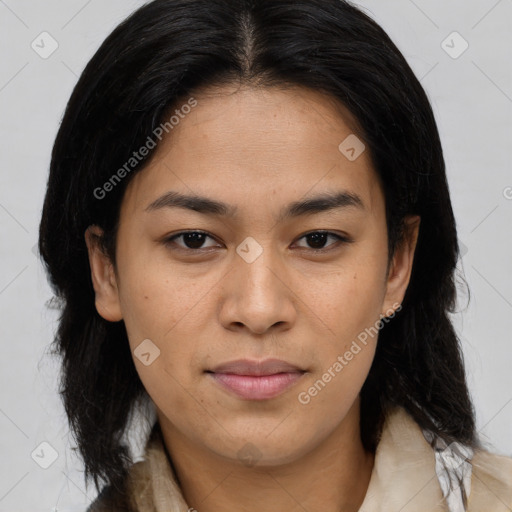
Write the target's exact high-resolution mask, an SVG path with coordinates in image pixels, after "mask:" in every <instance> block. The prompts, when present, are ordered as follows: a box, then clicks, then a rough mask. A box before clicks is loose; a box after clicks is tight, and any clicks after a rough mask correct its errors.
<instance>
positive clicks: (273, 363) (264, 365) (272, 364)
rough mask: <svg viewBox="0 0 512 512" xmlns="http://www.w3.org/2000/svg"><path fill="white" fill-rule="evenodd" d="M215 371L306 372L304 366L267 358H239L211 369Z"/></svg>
mask: <svg viewBox="0 0 512 512" xmlns="http://www.w3.org/2000/svg"><path fill="white" fill-rule="evenodd" d="M208 371H210V372H214V373H232V374H235V375H257V376H263V375H275V374H276V373H297V372H304V371H305V370H303V369H302V368H299V367H298V366H295V365H293V364H291V363H288V362H286V361H282V360H281V359H265V360H263V361H251V360H250V359H237V360H236V361H228V362H227V363H223V364H220V365H218V366H216V367H215V368H212V369H211V370H208Z"/></svg>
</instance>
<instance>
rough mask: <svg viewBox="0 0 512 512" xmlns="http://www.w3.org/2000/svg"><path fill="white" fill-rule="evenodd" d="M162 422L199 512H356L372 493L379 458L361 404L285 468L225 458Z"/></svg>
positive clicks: (182, 484)
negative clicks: (364, 435)
mask: <svg viewBox="0 0 512 512" xmlns="http://www.w3.org/2000/svg"><path fill="white" fill-rule="evenodd" d="M159 421H160V425H161V427H162V434H163V438H164V442H165V445H166V448H167V451H168V452H169V454H170V456H171V459H172V462H173V466H174V468H175V471H176V475H177V478H178V480H179V483H180V487H181V490H182V493H183V496H184V498H185V501H186V502H187V504H189V506H192V507H194V509H196V510H197V511H198V512H214V511H215V512H216V511H218V510H240V511H244V512H260V511H261V510H286V511H290V512H304V510H307V511H308V512H320V511H321V512H340V511H343V512H352V511H353V512H356V511H357V510H359V508H360V505H361V504H362V502H363V500H364V497H365V494H366V490H367V489H368V484H369V482H370V476H371V472H372V468H373V461H374V456H373V454H372V453H368V452H366V451H365V450H364V447H363V444H362V442H361V437H360V428H359V402H356V403H355V404H354V406H353V407H352V408H351V409H350V411H349V412H348V414H347V415H346V416H345V418H344V419H343V421H342V422H341V423H340V424H339V425H338V427H337V428H336V429H335V430H334V431H333V432H331V434H330V435H329V436H328V437H327V438H325V439H324V440H323V441H322V442H321V443H320V444H319V445H317V446H315V447H314V448H313V449H312V450H310V451H309V452H307V453H306V454H305V455H304V456H303V457H301V458H300V459H298V460H294V461H292V462H290V463H288V464H283V465H279V466H259V465H258V464H256V465H254V466H248V465H244V464H242V463H241V462H240V461H239V460H231V459H227V458H224V457H222V456H219V455H218V454H216V453H214V452H212V451H211V450H208V449H206V448H204V447H202V446H198V445H197V443H193V442H192V441H191V440H190V439H188V438H187V437H186V436H184V435H183V434H182V433H181V432H179V431H177V430H176V429H175V428H174V426H173V425H172V424H171V423H170V422H169V421H168V420H167V419H166V418H165V417H163V415H161V413H160V411H159Z"/></svg>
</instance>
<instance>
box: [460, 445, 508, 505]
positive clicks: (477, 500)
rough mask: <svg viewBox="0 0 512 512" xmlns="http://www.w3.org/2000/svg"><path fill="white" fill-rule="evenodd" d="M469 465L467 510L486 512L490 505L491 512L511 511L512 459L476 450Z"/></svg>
mask: <svg viewBox="0 0 512 512" xmlns="http://www.w3.org/2000/svg"><path fill="white" fill-rule="evenodd" d="M471 464H472V466H473V477H472V479H471V493H470V496H469V506H470V508H469V510H471V511H475V512H480V511H487V510H488V507H489V504H490V503H492V504H493V509H492V510H493V512H502V511H503V512H509V511H510V510H512V458H510V457H505V456H503V455H497V454H494V453H491V452H488V451H486V450H476V451H475V454H474V456H473V459H472V461H471Z"/></svg>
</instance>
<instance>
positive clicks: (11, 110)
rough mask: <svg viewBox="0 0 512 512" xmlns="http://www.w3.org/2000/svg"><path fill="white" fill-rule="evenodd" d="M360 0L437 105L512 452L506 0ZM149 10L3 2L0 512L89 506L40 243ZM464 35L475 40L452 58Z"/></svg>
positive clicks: (476, 337) (108, 4) (473, 365)
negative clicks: (106, 63) (74, 140)
mask: <svg viewBox="0 0 512 512" xmlns="http://www.w3.org/2000/svg"><path fill="white" fill-rule="evenodd" d="M356 3H358V4H359V5H360V6H362V7H363V8H364V9H365V10H367V12H368V13H369V14H370V15H371V16H372V17H373V18H375V19H376V20H377V21H378V22H379V23H380V24H381V25H382V26H383V28H384V29H385V30H386V31H387V32H388V34H389V35H390V36H391V38H392V39H393V40H394V41H395V43H396V44H397V45H398V47H399V48H400V49H401V51H402V52H403V53H404V55H405V57H406V58H407V60H408V62H409V63H410V65H411V66H412V68H413V69H414V71H415V73H416V75H417V76H418V77H419V78H420V79H421V82H422V84H423V86H424V87H425V89H426V90H427V93H428V95H429V98H430V100H431V102H432V105H433V108H434V111H435V114H436V118H437V121H438V126H439V129H440V132H441V138H442V141H443V146H444V150H445V158H446V164H447V169H448V179H449V184H450V190H451V194H452V199H453V207H454V210H455V215H456V219H457V224H458V230H459V237H460V240H461V242H462V243H463V247H465V254H464V256H463V258H462V260H461V261H460V264H459V266H460V270H461V273H463V274H464V275H465V277H466V279H467V281H468V283H469V286H470V289H471V301H470V302H469V305H467V296H466V295H465V294H462V295H461V300H460V306H459V311H460V313H457V314H456V315H454V322H455V325H456V327H457V330H458V332H459V333H460V335H461V338H462V341H463V348H464V354H465V359H466V364H467V368H468V372H469V383H470V386H471V391H472V394H473V398H474V400H475V406H476V412H477V420H478V428H479V430H480V433H481V435H482V438H483V440H484V441H485V442H486V443H487V444H488V446H489V448H490V449H492V450H494V451H497V452H500V453H504V454H507V455H512V435H511V434H512V375H511V371H510V360H511V354H512V348H511V338H510V332H511V328H512V320H511V319H512V273H511V272H510V269H511V265H512V242H511V240H512V172H511V142H512V137H511V135H512V133H511V132H512V129H511V126H512V123H511V114H512V73H511V63H510V57H511V56H510V48H511V47H512V44H511V43H512V1H511V0H500V1H496V0H482V1H476V0H472V1H463V0H453V1H451V2H446V1H444V0H431V1H428V2H427V1H426V0H415V1H413V0H388V1H385V2H383V1H380V2H379V1H377V0H368V1H366V0H365V1H361V2H356ZM141 4H142V2H140V1H134V0H130V1H127V0H102V1H100V0H89V1H84V0H69V1H66V2H64V1H62V0H61V1H56V0H49V1H45V2H41V3H39V2H37V3H36V2H33V1H32V2H29V1H28V0H5V1H4V0H0V38H1V46H0V48H1V50H0V51H1V54H0V55H1V56H0V58H1V62H2V66H1V70H0V111H1V122H0V138H1V141H2V148H3V150H2V151H1V152H0V236H1V240H2V243H1V245H0V258H1V266H0V268H1V271H0V272H1V273H0V311H1V320H2V321H1V323H0V328H1V340H2V357H1V358H0V368H1V379H2V380H1V388H0V389H1V395H0V429H1V430H0V432H1V436H0V450H1V452H0V453H1V460H2V466H1V469H0V511H9V512H17V511H26V510H31V511H33V512H39V511H54V510H55V511H56V510H59V511H83V510H85V507H86V506H87V505H88V504H89V502H90V501H91V500H92V499H93V498H94V497H95V492H94V490H93V488H92V487H90V488H89V489H86V488H85V485H84V481H83V475H82V467H81V465H80V461H79V459H78V458H77V457H76V455H75V454H74V453H73V452H72V450H71V446H72V441H71V439H70V436H69V435H68V428H67V424H66V419H65V415H64V412H63V408H62V406H61V403H60V398H59V396H58V393H57V382H58V361H57V360H54V359H52V358H51V357H49V356H47V355H45V350H47V348H48V344H49V343H50V341H51V339H52V333H53V331H54V329H55V326H56V318H57V316H56V311H55V310H51V309H48V308H47V307H45V302H46V301H47V300H48V299H49V298H50V297H51V292H50V289H49V287H48V285H47V283H46V279H45V276H44V273H43V270H42V268H41V266H40V264H39V263H38V260H37V258H36V255H35V253H34V245H35V244H36V241H37V229H38V223H39V216H40V209H41V205H42V201H43V194H44V188H45V183H46V178H47V172H48V165H49V158H50V151H51V146H52V142H53V139H54V137H55V134H56V131H57V128H58V124H59V122H60V119H61V116H62V114H63V110H64V107H65V105H66V102H67V100H68V98H69V95H70V93H71V91H72V88H73V86H74V85H75V83H76V81H77V78H78V76H79V74H80V72H81V71H82V69H83V68H84V66H85V64H86V63H87V61H88V60H89V59H90V58H91V57H92V55H93V53H94V51H95V50H96V49H97V48H98V46H99V45H100V44H101V42H102V41H103V39H104V38H105V37H106V36H107V35H108V33H109V32H110V31H111V30H112V29H113V28H114V27H115V26H116V25H117V24H118V23H119V22H120V21H121V20H122V19H123V18H124V17H125V16H126V15H127V14H129V13H130V12H131V11H133V10H134V9H135V8H136V7H138V6H139V5H141ZM44 31H46V32H48V33H49V34H51V37H52V38H53V39H55V40H56V41H57V43H58V48H57V50H56V51H55V52H54V53H53V54H52V55H50V56H49V57H48V58H46V59H43V58H42V57H41V56H40V55H39V54H38V53H37V52H36V51H35V50H34V49H33V48H32V47H31V44H32V42H33V41H35V42H34V45H39V47H36V48H38V51H39V52H43V51H48V50H49V49H51V41H50V39H49V38H48V36H40V34H41V33H42V32H44ZM454 31H457V32H458V33H459V34H460V36H461V37H462V38H463V39H462V38H461V37H459V36H457V35H455V36H453V35H451V34H452V33H453V32H454ZM42 38H43V39H44V41H43V42H41V39H42ZM464 40H465V41H467V43H468V44H469V47H468V48H467V50H466V51H465V52H464V53H462V54H461V55H458V54H459V53H460V52H461V50H463V49H464V46H465V43H464ZM443 41H445V43H443ZM43 45H44V48H43ZM447 51H448V52H449V53H451V54H452V56H450V55H449V53H447ZM454 56H456V57H457V58H453V57H454ZM440 364H444V362H440ZM42 442H47V443H49V444H50V445H51V446H52V447H53V448H54V449H55V450H56V451H57V452H58V457H57V459H56V460H55V462H54V463H53V464H52V465H51V466H50V467H49V468H48V469H43V468H42V467H40V465H38V464H37V463H36V462H35V461H34V460H33V458H32V457H31V454H32V453H33V452H34V450H36V452H35V454H36V455H35V456H34V458H35V459H36V460H38V461H39V463H40V464H44V463H45V462H46V463H49V462H50V461H51V459H50V458H51V454H52V452H51V449H49V448H48V447H45V446H43V447H40V444H41V443H42ZM41 450H42V451H41ZM37 454H39V458H38V457H37ZM43 454H44V455H43Z"/></svg>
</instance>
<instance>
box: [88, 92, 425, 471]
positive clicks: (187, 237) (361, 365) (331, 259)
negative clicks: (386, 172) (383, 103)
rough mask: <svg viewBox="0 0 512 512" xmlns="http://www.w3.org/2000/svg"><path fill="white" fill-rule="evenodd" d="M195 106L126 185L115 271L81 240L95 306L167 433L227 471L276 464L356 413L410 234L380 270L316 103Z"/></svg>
mask: <svg viewBox="0 0 512 512" xmlns="http://www.w3.org/2000/svg"><path fill="white" fill-rule="evenodd" d="M195 99H196V101H197V105H196V106H195V107H194V108H192V109H190V112H189V113H187V114H186V115H184V116H183V117H180V121H179V124H177V125H176V126H174V128H173V130H172V131H171V132H170V133H169V135H168V136H166V138H164V139H163V140H162V142H160V144H159V146H158V147H157V148H156V150H155V151H156V153H155V155H154V158H153V159H152V161H151V163H150V164H149V166H148V167H146V168H145V169H144V170H143V171H141V172H139V173H138V174H137V175H135V176H134V177H133V178H132V180H131V182H130V183H129V185H128V187H127V190H126V193H125V196H124V198H123V202H122V205H121V213H120V225H119V231H118V236H117V246H116V258H117V261H116V268H115V271H114V270H113V267H112V265H111V264H110V262H109V261H108V259H107V258H106V256H105V255H104V254H103V253H101V251H100V250H99V249H98V248H97V246H96V245H95V244H94V243H93V238H92V237H91V236H90V235H91V234H92V233H94V231H95V230H96V232H98V233H99V231H97V228H91V229H90V230H89V231H88V233H87V236H86V240H87V243H88V247H89V256H90V262H91V270H92V278H93V284H94V288H95V291H96V307H97V309H98V312H99V313H100V314H101V315H102V316H103V317H104V318H106V319H107V320H111V321H117V320H120V319H123V320H124V323H125V326H126V330H127V334H128V338H129V343H130V348H131V350H132V354H133V358H134V362H135V365H136V368H137V371H138V372H139V375H140V378H141V380H142V382H143V384H144V386H145V388H146V390H147V391H148V393H149V395H150V396H151V398H152V400H153V401H154V403H155V405H156V406H157V410H158V414H159V420H160V422H161V423H162V424H165V425H166V426H167V428H169V429H173V430H174V431H175V432H177V433H180V434H181V435H182V436H183V438H186V439H187V440H188V441H190V442H191V443H193V444H194V445H196V446H200V447H202V448H204V449H206V450H209V451H210V452H213V453H215V454H218V455H219V456H223V457H227V458H229V459H233V460H237V459H240V457H243V456H244V450H249V451H251V450H253V451H256V453H257V457H258V458H259V459H260V462H261V463H266V464H268V465H276V464H280V463H285V462H290V461H293V460H295V459H298V458H299V457H301V456H303V455H305V454H306V453H308V451H311V450H313V449H314V448H315V447H316V446H319V445H320V444H321V443H322V442H323V441H324V440H325V439H326V438H327V437H328V436H330V435H332V434H333V433H334V432H336V431H337V430H338V429H340V428H342V425H343V422H344V420H345V419H346V417H347V415H348V414H349V412H350V411H352V410H354V408H355V407H356V406H357V404H358V394H359V392H360V390H361V387H362V385H363V383H364V381H365V379H366V377H367V374H368V371H369V369H370V365H371V363H372V359H373V357H374V353H375V347H376V342H377V335H375V331H376V329H375V327H376V326H377V327H378V326H379V319H380V318H381V316H382V315H387V316H389V315H392V314H393V311H394V310H395V309H397V306H398V307H399V304H400V302H401V300H402V298H403V295H404V293H405V290H406V287H407V284H408V280H409V276H410V270H411V266H412V256H413V252H414V245H415V236H416V233H417V227H418V223H417V222H415V223H413V222H411V226H412V228H411V229H412V231H411V233H412V235H411V237H410V238H408V241H407V243H404V244H403V245H402V246H401V247H400V248H399V249H398V250H397V252H396V254H395V256H394V259H393V261H392V265H391V268H390V271H389V273H388V272H387V264H388V252H387V230H386V219H385V203H384V196H383V192H382V188H381V186H380V183H379V180H378V177H377V174H376V173H375V170H374V169H373V167H372V163H371V160H370V155H369V152H368V151H367V150H366V151H365V150H363V151H362V152H361V150H362V149H363V146H362V145H361V142H360V138H359V140H358V139H356V138H354V137H355V136H357V135H355V134H356V131H357V130H356V128H355V123H354V119H353V118H352V117H351V115H350V114H349V113H348V112H347V111H346V110H344V109H343V107H341V106H339V105H336V104H335V103H334V101H333V100H332V99H330V98H328V97H326V96H323V95H320V94H319V93H316V92H312V91H309V90H306V89H302V88H290V89H286V90H282V89H275V88H272V89H265V90H255V89H252V88H242V89H234V88H228V87H226V88H223V89H216V90H209V91H204V92H203V93H202V94H198V95H197V96H195ZM347 137H350V138H349V139H347ZM344 141H345V142H344ZM340 144H341V147H340ZM351 148H353V149H354V151H352V150H351ZM359 153H360V154H359ZM182 196H189V197H188V198H185V197H182ZM104 200H108V197H107V198H105V199H104ZM412 220H414V221H417V219H412ZM365 333H366V336H365ZM252 445H254V446H252ZM249 446H250V447H251V448H248V447H249ZM254 447H256V448H254ZM249 455H250V456H251V454H249Z"/></svg>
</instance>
